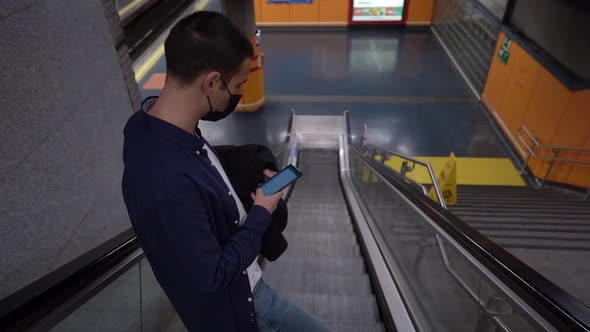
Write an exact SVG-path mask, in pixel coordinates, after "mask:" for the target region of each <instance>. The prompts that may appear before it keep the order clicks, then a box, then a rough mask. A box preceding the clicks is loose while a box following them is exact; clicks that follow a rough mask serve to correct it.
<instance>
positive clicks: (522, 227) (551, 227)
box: [468, 222, 590, 236]
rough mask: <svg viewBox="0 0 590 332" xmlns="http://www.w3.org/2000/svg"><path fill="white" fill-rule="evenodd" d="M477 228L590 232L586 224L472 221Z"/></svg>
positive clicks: (512, 230)
mask: <svg viewBox="0 0 590 332" xmlns="http://www.w3.org/2000/svg"><path fill="white" fill-rule="evenodd" d="M468 224H469V225H471V226H472V227H473V228H475V229H477V230H494V231H511V232H514V231H523V232H524V231H527V232H544V233H547V232H549V233H552V232H553V233H580V234H582V235H586V236H587V235H588V234H590V227H586V226H562V225H526V224H521V225H509V226H506V225H490V224H476V223H470V222H468Z"/></svg>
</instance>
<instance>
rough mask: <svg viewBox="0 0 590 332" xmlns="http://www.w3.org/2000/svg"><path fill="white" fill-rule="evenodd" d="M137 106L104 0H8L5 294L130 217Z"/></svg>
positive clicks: (2, 74)
mask: <svg viewBox="0 0 590 332" xmlns="http://www.w3.org/2000/svg"><path fill="white" fill-rule="evenodd" d="M119 50H121V49H119ZM123 58H124V56H123ZM126 76H127V81H129V78H130V77H129V72H127V73H126ZM133 84H135V83H133ZM132 111H133V107H132V105H131V102H130V97H129V92H128V87H127V85H126V83H125V77H124V75H123V71H122V69H121V64H120V61H119V56H118V55H117V49H116V48H115V46H114V41H113V35H112V29H111V28H110V26H109V23H108V22H107V19H106V18H105V10H104V8H103V5H102V4H101V1H100V0H84V1H80V0H42V1H39V0H36V1H35V0H26V1H25V0H0V114H1V116H0V188H1V191H0V222H1V223H0V299H1V298H4V297H5V296H7V295H9V294H11V293H13V292H14V291H16V290H18V289H20V288H21V287H23V286H25V285H27V284H29V283H31V282H33V281H34V280H36V279H38V278H39V277H41V276H43V275H45V274H47V273H49V272H51V271H53V270H54V269H56V268H58V267H60V266H62V265H63V264H64V263H66V262H68V261H71V260H72V259H73V258H75V257H78V256H79V255H81V254H83V253H85V252H87V251H88V250H90V249H92V248H94V247H96V246H97V245H99V244H101V243H103V242H104V241H106V240H108V239H109V238H112V237H113V236H115V235H116V234H119V233H120V232H122V231H123V230H125V229H127V228H129V227H130V225H129V222H128V219H127V214H126V210H125V208H124V205H123V201H122V197H121V190H120V181H121V173H122V162H121V151H122V138H123V137H122V131H123V126H124V124H125V122H126V120H127V118H128V117H129V116H130V115H131V113H132Z"/></svg>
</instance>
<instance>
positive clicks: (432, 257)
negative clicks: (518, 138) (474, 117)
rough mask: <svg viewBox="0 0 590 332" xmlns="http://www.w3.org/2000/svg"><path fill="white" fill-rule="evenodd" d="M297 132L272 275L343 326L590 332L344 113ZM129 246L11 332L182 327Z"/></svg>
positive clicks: (13, 316)
mask: <svg viewBox="0 0 590 332" xmlns="http://www.w3.org/2000/svg"><path fill="white" fill-rule="evenodd" d="M287 137H288V139H287V142H285V144H284V145H283V146H281V147H280V148H279V149H277V151H276V154H277V160H278V161H279V163H281V164H282V165H286V164H294V165H297V166H298V168H300V169H301V170H302V172H303V177H302V178H301V179H300V180H299V181H298V182H297V183H296V184H295V185H292V186H291V187H289V188H287V189H286V190H285V192H286V194H285V197H286V198H287V199H288V206H289V224H288V226H287V228H286V230H285V236H286V238H287V239H288V241H289V248H288V250H287V251H286V252H285V253H284V254H283V256H281V257H280V258H279V259H278V260H277V261H275V262H264V263H263V264H262V267H263V278H264V279H265V281H266V282H267V283H268V284H269V285H270V286H271V287H273V288H275V289H276V290H277V291H278V292H279V293H280V294H282V295H284V296H285V297H287V298H289V299H291V300H292V301H293V302H295V303H297V304H299V305H300V306H302V307H303V308H305V309H306V310H307V311H309V312H311V313H313V314H314V315H315V316H316V317H318V318H320V319H321V320H323V321H325V322H326V324H327V325H328V326H330V327H331V328H332V329H333V330H334V331H404V332H405V331H409V332H411V331H453V332H455V331H470V332H471V331H482V332H483V331H486V332H487V331H504V332H509V331H590V308H588V307H586V306H584V305H583V304H582V303H580V302H579V301H578V300H576V299H575V298H574V297H573V296H571V295H570V294H568V293H567V292H566V291H564V290H562V289H561V288H559V287H558V286H557V285H555V284H554V283H552V282H551V281H549V280H548V279H546V278H544V277H543V276H542V275H540V274H539V273H538V272H537V271H535V270H533V269H531V268H530V267H528V266H527V265H526V264H524V263H523V262H522V261H520V260H518V259H517V258H516V257H514V256H512V255H511V254H510V253H509V252H507V251H506V250H505V249H503V248H502V247H500V246H499V245H497V244H496V243H494V242H493V241H491V240H490V239H489V238H488V237H486V236H485V235H484V234H482V233H480V232H478V231H477V230H476V229H474V228H473V227H471V226H470V225H469V224H467V223H465V222H463V221H462V220H460V219H458V218H457V217H455V216H454V215H453V214H451V213H450V212H449V211H447V210H446V208H445V206H444V204H443V206H440V205H438V204H437V203H435V202H434V201H432V200H431V199H429V198H428V197H427V196H426V195H425V193H426V192H427V188H425V187H423V186H421V185H419V184H415V183H410V182H408V181H407V179H405V178H403V177H400V176H399V175H397V174H395V173H393V172H392V171H391V169H389V168H387V167H386V166H385V165H383V164H381V163H380V162H379V161H377V160H375V158H373V156H369V155H367V154H366V153H365V152H364V151H363V149H359V148H357V147H355V146H354V145H352V142H351V135H350V129H349V127H348V116H347V113H345V114H344V115H343V116H297V115H295V114H293V116H292V117H291V123H290V125H289V133H288V136H287ZM436 189H437V194H438V195H441V194H440V190H438V188H436ZM439 198H442V196H439ZM441 201H444V199H441ZM118 241H119V243H118V244H117V245H115V246H114V247H113V248H112V250H110V251H108V252H107V253H106V254H105V255H103V256H100V257H99V258H97V259H94V260H93V261H92V262H91V263H90V264H88V265H87V266H83V267H82V268H81V269H78V270H76V271H74V273H72V272H71V271H70V272H69V274H66V273H65V272H64V275H65V276H62V277H61V278H58V277H56V276H55V275H53V276H51V278H49V279H47V278H44V280H41V281H40V282H43V283H45V284H43V286H41V285H39V284H34V285H32V286H31V287H30V288H29V289H28V290H27V292H26V293H21V294H16V295H15V297H13V298H12V299H11V301H12V302H11V303H9V304H7V302H6V301H2V302H0V330H2V331H26V330H35V331H36V330H42V331H45V330H52V331H78V330H96V331H171V332H172V331H182V330H183V327H182V324H181V322H180V320H179V319H178V316H177V315H176V314H175V313H174V310H173V308H172V306H171V304H170V302H169V301H168V299H167V297H166V296H165V294H164V293H163V292H162V290H161V289H160V288H159V286H158V285H157V282H156V281H155V278H154V276H153V273H152V272H151V268H150V266H149V263H148V262H147V261H146V260H145V258H144V257H143V252H142V251H141V248H139V245H138V242H137V239H136V238H134V237H133V236H132V235H131V237H127V238H125V237H123V238H121V239H118ZM10 306H12V307H11V308H9V307H10ZM7 308H8V309H7Z"/></svg>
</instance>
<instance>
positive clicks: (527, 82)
mask: <svg viewBox="0 0 590 332" xmlns="http://www.w3.org/2000/svg"><path fill="white" fill-rule="evenodd" d="M504 38H505V34H504V33H500V36H499V38H498V45H497V47H496V53H495V55H494V60H493V62H492V65H491V68H490V71H489V74H488V79H487V82H486V86H485V89H484V93H483V101H484V104H486V106H487V108H488V110H489V111H490V112H492V114H493V115H494V117H495V118H496V120H497V121H498V122H499V123H500V125H501V127H502V129H503V130H504V132H505V133H506V134H507V136H508V137H509V138H510V139H511V140H512V143H513V144H514V145H515V146H517V147H518V146H520V147H521V149H518V148H517V151H519V153H520V154H521V156H522V157H525V156H526V152H525V151H526V150H524V147H525V146H524V144H523V143H522V142H520V140H519V139H518V132H519V129H520V128H521V127H522V126H526V127H527V128H528V129H529V130H530V131H531V133H532V134H533V135H535V137H536V138H537V139H538V140H539V142H540V143H541V144H547V145H562V146H577V147H582V146H586V147H590V89H587V90H581V91H571V90H569V89H568V88H567V87H566V86H564V85H563V84H562V83H561V82H560V81H559V80H558V79H557V78H555V77H554V76H553V75H552V74H551V73H549V71H547V70H546V69H545V68H544V67H543V66H542V65H541V64H540V63H539V62H537V61H536V60H535V59H534V58H533V57H532V56H531V55H529V54H528V53H527V51H526V50H524V49H523V48H522V47H521V46H520V45H518V44H517V43H516V42H515V41H514V40H513V41H512V46H511V48H510V59H509V61H508V64H504V63H503V62H502V61H500V59H499V58H498V52H499V50H500V46H501V44H502V42H503V41H504ZM522 136H523V137H524V138H525V139H526V135H524V133H523V135H522ZM527 141H528V140H527ZM523 150H524V151H523ZM535 152H536V153H537V154H539V155H546V156H551V155H552V152H551V151H548V150H537V151H535ZM559 156H560V157H562V158H573V159H579V160H583V159H587V160H590V153H579V152H570V153H561V154H560V155H559ZM528 166H529V168H530V170H531V171H532V172H533V173H534V174H535V175H536V176H537V177H540V178H542V177H543V176H544V175H545V173H546V171H547V170H548V163H547V162H545V161H541V160H538V159H536V160H530V161H529V163H528ZM549 180H551V181H555V182H561V183H567V184H572V185H576V186H582V187H588V188H590V166H572V165H571V164H565V163H557V164H556V165H555V167H554V168H553V170H552V171H551V173H550V176H549Z"/></svg>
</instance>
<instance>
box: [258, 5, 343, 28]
mask: <svg viewBox="0 0 590 332" xmlns="http://www.w3.org/2000/svg"><path fill="white" fill-rule="evenodd" d="M349 1H350V0H314V2H313V3H312V4H286V5H285V4H280V5H277V4H268V1H267V0H254V6H255V7H256V12H257V14H256V25H258V26H262V27H264V26H347V25H348V13H349V10H350V2H349Z"/></svg>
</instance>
